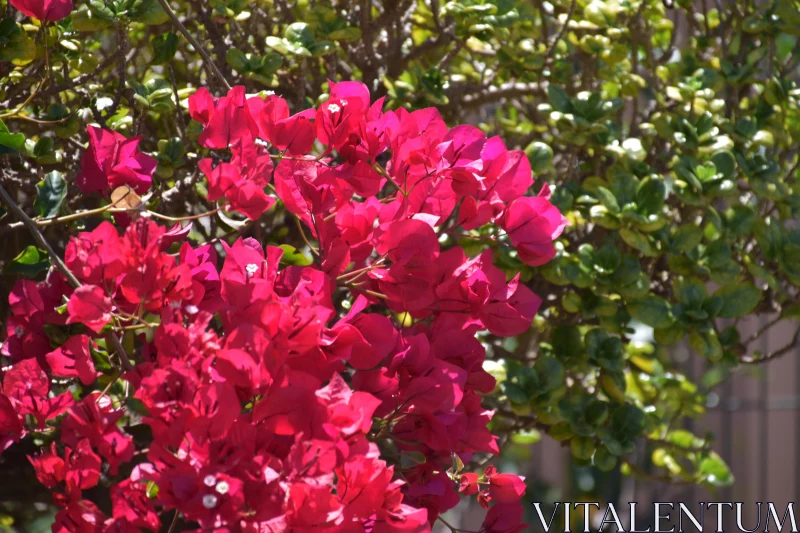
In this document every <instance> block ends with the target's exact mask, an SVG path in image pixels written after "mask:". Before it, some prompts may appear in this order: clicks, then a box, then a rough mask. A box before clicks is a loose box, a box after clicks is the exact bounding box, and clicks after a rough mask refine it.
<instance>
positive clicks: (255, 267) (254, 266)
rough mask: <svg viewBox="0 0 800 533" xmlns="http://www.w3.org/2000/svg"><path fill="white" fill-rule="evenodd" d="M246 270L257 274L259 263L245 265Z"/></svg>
mask: <svg viewBox="0 0 800 533" xmlns="http://www.w3.org/2000/svg"><path fill="white" fill-rule="evenodd" d="M245 270H247V272H248V273H250V274H255V273H256V272H258V265H257V264H255V263H250V264H249V265H247V266H246V267H245Z"/></svg>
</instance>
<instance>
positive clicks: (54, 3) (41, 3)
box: [9, 0, 72, 22]
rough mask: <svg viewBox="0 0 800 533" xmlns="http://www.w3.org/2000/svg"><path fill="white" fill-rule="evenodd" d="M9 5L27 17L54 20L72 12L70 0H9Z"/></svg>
mask: <svg viewBox="0 0 800 533" xmlns="http://www.w3.org/2000/svg"><path fill="white" fill-rule="evenodd" d="M9 1H10V3H11V5H12V6H14V7H16V8H17V9H19V10H20V11H21V12H23V13H25V14H26V15H28V16H29V17H33V18H35V19H38V20H42V21H47V22H56V21H59V20H61V19H63V18H65V17H67V16H68V15H69V14H70V13H71V12H72V0H9Z"/></svg>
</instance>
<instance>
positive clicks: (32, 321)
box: [0, 82, 567, 533]
mask: <svg viewBox="0 0 800 533" xmlns="http://www.w3.org/2000/svg"><path fill="white" fill-rule="evenodd" d="M189 110H190V113H191V116H192V118H193V119H194V120H196V121H197V122H198V123H200V124H202V126H203V128H204V129H203V132H202V134H201V135H200V137H199V142H200V143H201V144H202V145H203V146H204V147H206V148H209V149H212V151H211V152H210V153H211V154H212V155H211V157H208V158H205V159H202V160H200V161H198V163H197V165H198V168H199V169H200V170H201V171H202V172H203V174H204V175H205V177H206V178H207V181H208V199H209V200H210V201H215V202H217V203H218V205H217V207H216V208H215V209H214V211H215V212H216V211H217V210H224V211H228V212H238V213H240V214H242V215H244V216H246V217H247V218H248V219H250V220H257V219H258V218H259V217H261V216H262V215H263V214H264V213H265V212H266V211H267V210H269V209H271V208H274V206H275V204H276V203H277V202H281V203H282V204H283V205H284V206H285V209H286V210H287V211H288V212H289V213H291V216H292V218H293V219H294V220H295V222H296V223H297V225H298V227H299V228H300V231H301V232H302V233H303V235H305V236H307V237H306V238H307V239H308V242H309V247H310V250H311V252H312V253H313V261H312V262H310V264H308V265H305V266H303V265H285V264H282V258H283V257H284V256H285V254H286V253H287V251H288V250H287V249H286V248H280V247H276V246H266V247H264V246H263V245H262V244H261V243H260V242H259V241H258V240H256V239H254V238H240V239H238V240H236V241H235V242H234V243H233V244H232V245H228V244H227V243H226V242H225V241H221V244H220V245H221V247H222V249H223V251H224V259H220V258H218V255H217V253H216V250H215V246H214V245H213V244H214V243H206V244H203V245H200V246H192V245H190V244H189V243H188V242H183V243H182V244H180V243H181V241H184V239H185V236H186V234H187V233H188V229H187V228H188V227H189V226H190V225H191V224H193V223H202V222H203V216H192V217H187V218H189V219H191V220H188V221H178V222H177V223H176V224H175V225H173V226H172V227H169V228H168V227H166V226H163V225H160V224H158V223H157V222H156V221H154V220H153V219H154V216H153V215H154V214H155V213H153V212H150V211H148V210H146V209H144V207H143V206H144V203H142V202H141V198H139V195H140V194H146V193H147V190H148V188H149V187H150V181H151V177H152V175H153V172H154V170H155V167H156V162H155V160H154V159H152V158H151V157H150V156H148V155H146V154H143V153H142V152H140V151H139V150H138V143H139V140H138V139H126V138H125V137H123V136H121V135H119V134H117V133H115V132H112V131H108V130H105V129H101V128H95V127H92V126H90V131H89V139H90V143H89V148H88V150H86V152H85V153H84V154H83V158H82V169H81V172H80V174H79V175H78V176H77V178H76V183H77V185H78V186H79V187H80V189H81V190H82V191H83V192H84V193H85V194H97V195H102V196H106V197H110V198H111V203H109V204H108V205H109V206H112V207H110V208H109V209H112V210H113V211H114V216H115V224H112V223H111V222H108V221H104V222H102V223H100V224H99V225H97V226H96V227H95V228H94V229H93V230H91V231H84V232H80V233H78V234H76V235H73V236H72V237H71V238H70V240H69V243H68V245H67V247H66V251H65V254H64V261H63V265H62V268H61V270H55V269H54V270H53V271H51V272H50V273H49V274H48V276H47V279H46V280H45V281H42V282H34V281H20V282H18V283H17V284H16V285H15V286H14V288H13V290H12V293H11V298H10V303H11V309H12V316H11V318H10V319H9V320H8V323H7V340H6V342H5V343H4V345H3V354H4V355H5V356H6V357H8V358H9V359H10V361H11V365H10V366H9V367H7V368H5V369H4V372H3V379H2V393H0V430H2V434H0V438H1V439H2V440H0V448H6V447H8V446H9V445H11V444H12V443H14V442H16V441H18V440H20V439H24V438H30V437H34V438H36V439H37V442H40V443H41V450H40V451H39V453H37V454H34V455H32V456H31V457H30V461H31V463H32V464H33V467H34V469H35V471H36V476H37V478H38V480H39V482H40V483H42V484H43V485H44V486H45V487H46V488H48V489H50V490H51V491H52V494H53V501H54V503H55V504H56V505H57V506H58V507H59V508H60V511H59V513H58V514H57V516H56V521H55V524H54V525H53V531H54V532H55V533H62V532H104V533H105V532H108V533H112V532H113V533H118V532H119V533H122V532H134V531H140V530H141V529H146V530H150V531H159V528H160V527H161V524H162V522H163V523H166V521H165V520H164V519H163V517H165V516H166V517H168V518H169V519H173V517H175V520H182V521H183V522H184V523H186V524H191V525H192V527H190V528H188V529H186V530H196V531H231V532H239V531H241V532H252V533H264V532H275V533H277V532H282V531H308V532H311V531H315V532H323V531H326V532H343V533H344V532H357V531H367V532H374V533H388V532H398V533H400V532H408V533H412V532H424V531H429V530H430V528H431V526H432V525H433V524H434V522H436V520H437V519H440V518H441V515H442V513H443V512H445V511H447V510H448V509H451V508H453V507H454V506H455V505H456V504H457V503H458V502H459V499H460V496H464V497H476V498H477V499H478V501H479V503H480V504H481V505H482V506H483V507H485V508H486V509H488V512H487V514H486V518H485V520H484V521H483V523H482V525H480V527H479V528H477V529H479V530H480V531H481V532H482V533H514V532H516V531H521V530H522V529H524V527H525V525H524V524H522V523H521V519H522V504H521V503H520V499H521V498H522V496H523V495H524V493H525V484H524V482H523V480H522V479H521V478H520V477H518V476H516V475H513V474H502V473H498V472H497V470H496V469H495V467H493V466H486V467H485V468H484V467H481V468H478V467H477V466H476V467H474V468H472V469H471V468H470V465H476V464H477V460H478V459H480V458H484V457H488V456H490V455H491V454H496V453H498V446H497V442H496V437H495V436H493V435H492V433H491V432H490V430H489V428H488V427H487V425H488V424H489V422H490V420H491V418H492V411H490V410H488V409H487V408H486V407H485V406H484V405H483V404H482V395H483V394H485V393H489V392H491V391H492V390H493V389H494V388H495V379H494V378H493V377H492V376H491V375H490V374H488V373H487V372H486V371H485V370H484V369H483V366H482V365H483V363H484V360H485V350H484V347H483V346H482V344H481V343H480V342H479V341H478V340H477V339H476V334H477V333H479V332H483V331H488V332H490V333H491V334H493V335H498V336H504V337H510V336H514V335H518V334H520V333H522V332H523V331H525V330H527V329H528V328H529V327H530V324H531V322H532V320H533V318H534V315H535V314H536V311H537V309H538V308H539V305H540V303H541V300H540V299H539V298H538V297H537V296H536V295H535V294H534V293H533V292H532V291H531V290H530V289H529V288H528V287H527V286H525V285H524V284H521V283H520V282H519V278H518V276H517V277H513V278H511V279H507V277H506V276H505V274H504V273H503V272H502V271H501V270H499V269H498V268H497V267H496V266H495V265H494V264H493V263H492V259H493V258H492V253H491V252H490V251H486V252H483V253H481V254H479V255H477V256H474V257H470V256H469V255H467V254H466V253H465V251H464V249H463V248H462V247H461V246H458V245H454V244H453V242H454V240H453V239H451V238H450V236H452V235H460V234H462V233H465V232H467V231H469V230H471V229H475V228H479V227H481V226H484V225H486V224H487V223H490V222H493V223H494V225H495V226H496V227H497V228H498V232H504V233H505V234H507V236H508V238H509V241H510V243H511V244H510V245H511V246H513V247H514V248H515V249H516V250H517V252H518V253H519V256H520V258H521V259H522V260H523V261H525V262H526V263H528V264H531V265H541V264H544V263H546V262H547V261H548V260H549V259H551V258H552V257H553V256H554V255H555V253H556V250H555V247H554V244H553V241H554V240H555V239H556V238H557V237H558V236H559V235H560V233H561V232H562V230H563V229H564V227H565V225H566V224H567V221H566V219H565V218H564V217H563V216H562V215H561V213H560V212H559V211H558V210H557V209H556V208H555V207H554V206H553V205H552V204H551V203H550V202H549V200H548V191H549V189H548V188H547V187H544V188H543V189H542V190H541V192H540V193H539V195H538V196H526V192H527V191H528V190H529V189H530V188H531V186H532V184H533V183H532V177H531V176H532V174H531V168H530V164H529V161H528V158H527V157H526V156H525V154H524V153H523V152H521V151H516V150H508V149H506V147H505V145H504V143H503V141H502V140H501V139H500V138H498V137H492V138H487V137H486V136H485V135H484V134H483V133H482V132H481V131H480V130H479V129H477V128H475V127H473V126H467V125H462V126H456V127H454V128H448V127H447V126H446V125H445V123H444V121H443V120H442V119H441V117H440V115H439V113H438V112H437V111H436V110H435V109H423V110H418V111H414V112H408V111H405V110H402V109H400V110H398V111H396V112H395V111H384V110H383V100H382V99H379V100H377V101H375V102H371V101H370V94H369V91H368V89H367V87H366V86H365V85H363V84H361V83H358V82H342V83H334V82H330V97H329V98H328V99H327V101H326V102H325V103H323V104H322V105H320V106H319V107H318V108H317V109H309V110H305V111H302V112H300V113H297V114H294V115H291V114H290V112H289V108H288V106H287V103H286V101H285V100H284V99H283V98H280V97H278V96H275V95H265V96H259V95H247V94H246V93H245V89H244V88H243V87H241V86H237V87H234V88H232V89H231V90H230V91H229V92H228V93H227V95H225V96H222V97H220V98H214V97H213V96H212V95H211V94H210V93H209V92H208V91H207V90H205V89H203V88H201V89H199V90H198V91H197V92H195V93H194V95H192V96H191V97H190V99H189ZM123 203H124V206H123V207H120V205H122V204H123ZM486 238H490V239H495V238H497V236H488V237H486ZM312 241H313V242H314V243H315V245H313V246H312V245H311V244H310V243H311V242H312ZM170 250H176V252H175V253H170ZM54 331H58V332H60V334H61V337H58V336H56V335H54V334H53V332H54ZM56 339H59V340H56ZM56 344H57V345H56ZM465 465H466V466H465ZM99 483H102V487H103V488H104V490H107V491H109V492H110V499H111V507H112V509H111V513H108V514H107V513H104V512H102V511H101V509H100V508H99V506H98V505H97V504H96V503H95V502H94V501H93V500H92V499H91V498H90V497H87V495H86V494H87V491H88V490H89V489H92V488H94V487H96V486H97V485H98V484H99ZM459 493H461V494H459Z"/></svg>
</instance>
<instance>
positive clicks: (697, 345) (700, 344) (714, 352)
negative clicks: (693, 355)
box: [689, 329, 722, 361]
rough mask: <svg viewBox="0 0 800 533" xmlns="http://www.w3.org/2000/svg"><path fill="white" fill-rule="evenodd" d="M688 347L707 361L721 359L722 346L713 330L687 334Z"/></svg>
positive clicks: (695, 331)
mask: <svg viewBox="0 0 800 533" xmlns="http://www.w3.org/2000/svg"><path fill="white" fill-rule="evenodd" d="M689 346H691V347H692V350H694V351H695V352H697V353H698V354H699V355H700V356H702V357H705V358H706V359H708V360H709V361H719V360H720V359H722V345H721V344H720V342H719V338H718V337H717V332H716V331H715V330H713V329H704V330H699V331H698V330H694V331H692V332H691V333H689Z"/></svg>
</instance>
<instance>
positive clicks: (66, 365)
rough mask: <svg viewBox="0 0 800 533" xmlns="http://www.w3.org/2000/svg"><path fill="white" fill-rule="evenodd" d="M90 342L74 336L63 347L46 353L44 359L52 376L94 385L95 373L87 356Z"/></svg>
mask: <svg viewBox="0 0 800 533" xmlns="http://www.w3.org/2000/svg"><path fill="white" fill-rule="evenodd" d="M90 342H91V341H90V339H89V337H87V336H86V335H75V336H74V337H70V339H69V340H68V341H67V342H65V343H64V345H63V346H61V347H59V348H58V349H56V350H53V351H52V352H50V353H48V354H47V355H46V356H45V357H46V359H47V364H48V365H49V366H50V371H51V372H52V373H53V375H54V376H56V377H61V378H79V379H80V380H81V383H83V384H84V385H91V384H92V383H94V380H95V379H97V372H96V371H95V369H94V362H93V361H92V356H91V355H90V354H89V343H90Z"/></svg>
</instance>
